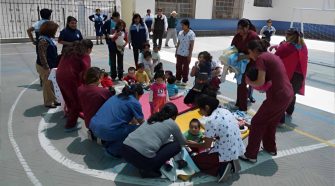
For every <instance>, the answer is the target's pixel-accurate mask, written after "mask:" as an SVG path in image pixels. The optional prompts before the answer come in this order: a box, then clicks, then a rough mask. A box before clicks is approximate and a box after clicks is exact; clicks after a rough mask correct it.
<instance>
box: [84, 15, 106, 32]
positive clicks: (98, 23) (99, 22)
mask: <svg viewBox="0 0 335 186" xmlns="http://www.w3.org/2000/svg"><path fill="white" fill-rule="evenodd" d="M88 19H90V20H91V21H93V22H94V27H95V35H96V36H102V35H103V32H102V26H103V22H104V21H106V19H107V16H106V15H104V14H94V15H91V16H89V17H88Z"/></svg>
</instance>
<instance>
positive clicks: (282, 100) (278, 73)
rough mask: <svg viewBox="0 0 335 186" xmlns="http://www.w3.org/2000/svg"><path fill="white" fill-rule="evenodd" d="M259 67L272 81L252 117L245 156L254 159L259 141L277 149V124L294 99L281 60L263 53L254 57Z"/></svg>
mask: <svg viewBox="0 0 335 186" xmlns="http://www.w3.org/2000/svg"><path fill="white" fill-rule="evenodd" d="M256 67H257V69H258V70H262V71H265V72H266V77H265V81H266V82H268V81H272V86H271V87H270V88H269V89H268V91H266V99H265V101H264V102H263V103H262V105H261V106H260V108H259V109H258V111H257V113H256V115H255V116H254V117H253V118H252V120H251V126H252V127H251V129H250V134H249V139H248V146H247V149H246V152H245V156H246V157H248V158H251V159H257V154H258V151H259V147H260V143H261V142H263V147H264V149H265V150H266V151H268V152H277V147H276V140H275V134H276V127H277V125H278V123H279V121H280V118H281V117H282V116H283V114H284V112H285V110H286V109H287V107H288V106H289V104H290V103H291V101H292V98H293V90H292V86H291V83H290V81H289V79H288V77H287V75H286V71H285V67H284V65H283V63H282V61H281V59H280V58H279V57H278V56H276V55H274V54H271V53H269V52H263V53H262V54H261V55H260V56H259V57H258V58H257V60H256Z"/></svg>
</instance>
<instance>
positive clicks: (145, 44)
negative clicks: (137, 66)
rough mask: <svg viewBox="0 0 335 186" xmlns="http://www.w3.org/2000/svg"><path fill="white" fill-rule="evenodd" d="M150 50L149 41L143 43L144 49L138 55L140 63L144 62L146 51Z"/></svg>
mask: <svg viewBox="0 0 335 186" xmlns="http://www.w3.org/2000/svg"><path fill="white" fill-rule="evenodd" d="M147 51H149V52H150V45H149V44H148V43H144V44H143V50H142V52H140V53H139V55H138V61H139V62H138V63H143V60H144V53H145V52H147Z"/></svg>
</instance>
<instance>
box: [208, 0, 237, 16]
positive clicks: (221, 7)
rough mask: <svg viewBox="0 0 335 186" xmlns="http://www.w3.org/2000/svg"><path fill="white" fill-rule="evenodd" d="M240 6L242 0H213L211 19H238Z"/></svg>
mask: <svg viewBox="0 0 335 186" xmlns="http://www.w3.org/2000/svg"><path fill="white" fill-rule="evenodd" d="M242 7H243V0H214V2H213V14H212V15H213V19H239V18H241V16H242V10H243V8H242Z"/></svg>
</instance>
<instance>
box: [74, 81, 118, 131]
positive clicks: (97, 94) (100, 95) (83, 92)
mask: <svg viewBox="0 0 335 186" xmlns="http://www.w3.org/2000/svg"><path fill="white" fill-rule="evenodd" d="M111 96H112V93H111V92H110V91H109V90H108V89H105V88H101V87H98V86H97V85H81V86H80V87H79V88H78V97H79V101H80V106H81V108H82V111H83V113H84V120H85V126H86V128H89V125H90V121H91V119H92V117H93V116H94V115H95V113H96V112H97V111H98V110H99V108H100V107H101V106H102V105H103V104H104V103H105V102H106V100H107V99H109V98H110V97H111Z"/></svg>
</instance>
